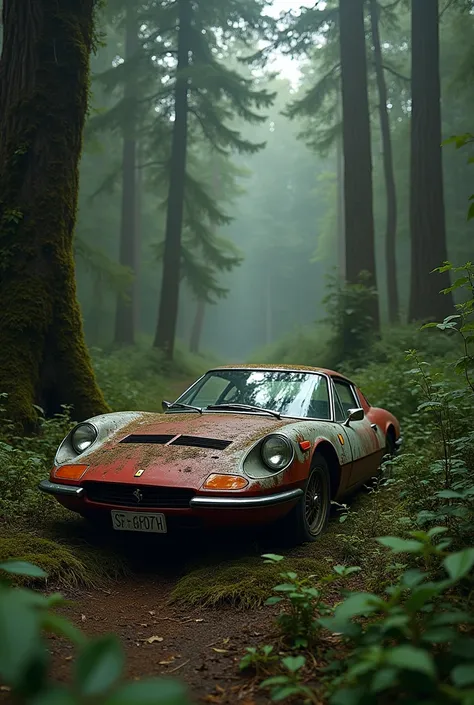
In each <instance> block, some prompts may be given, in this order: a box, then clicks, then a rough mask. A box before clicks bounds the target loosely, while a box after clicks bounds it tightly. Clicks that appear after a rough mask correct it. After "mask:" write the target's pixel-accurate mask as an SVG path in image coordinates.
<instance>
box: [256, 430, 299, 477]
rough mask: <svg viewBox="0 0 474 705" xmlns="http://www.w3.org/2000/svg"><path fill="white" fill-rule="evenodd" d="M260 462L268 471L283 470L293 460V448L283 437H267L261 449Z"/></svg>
mask: <svg viewBox="0 0 474 705" xmlns="http://www.w3.org/2000/svg"><path fill="white" fill-rule="evenodd" d="M261 454H262V460H263V462H264V463H265V465H266V466H267V467H268V468H269V469H270V470H284V468H286V467H287V466H288V465H289V464H290V463H291V461H292V460H293V454H294V450H293V446H292V444H291V442H290V441H289V440H288V438H285V436H277V435H274V436H268V438H266V439H265V440H264V441H263V443H262V447H261Z"/></svg>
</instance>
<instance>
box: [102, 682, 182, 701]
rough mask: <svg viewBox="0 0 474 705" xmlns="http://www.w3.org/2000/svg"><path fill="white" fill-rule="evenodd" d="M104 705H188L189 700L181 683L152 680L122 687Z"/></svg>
mask: <svg viewBox="0 0 474 705" xmlns="http://www.w3.org/2000/svg"><path fill="white" fill-rule="evenodd" d="M104 705H190V700H189V698H188V694H187V689H186V687H185V686H184V685H183V684H182V683H179V682H178V681H173V680H171V679H169V680H168V679H165V678H163V679H162V678H152V679H149V680H144V681H137V682H135V683H129V684H128V685H125V686H122V687H121V688H120V689H119V690H118V692H116V693H114V695H112V696H111V697H110V698H108V699H107V700H106V702H105V703H104Z"/></svg>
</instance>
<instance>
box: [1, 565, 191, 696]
mask: <svg viewBox="0 0 474 705" xmlns="http://www.w3.org/2000/svg"><path fill="white" fill-rule="evenodd" d="M0 571H2V572H3V576H2V578H1V579H0V680H1V681H2V683H3V685H4V686H6V687H9V688H10V689H11V691H12V695H13V697H14V698H15V702H18V703H20V704H24V705H189V699H188V696H187V694H186V690H185V687H184V686H182V685H181V684H180V683H178V682H176V681H171V680H166V679H150V680H144V681H139V682H132V683H125V684H121V682H120V681H121V678H122V672H123V668H124V654H123V650H122V647H121V645H120V642H119V641H118V640H117V638H116V637H115V636H113V635H105V636H100V637H97V638H94V639H89V638H87V637H86V636H85V635H84V634H83V633H82V632H81V631H80V630H79V629H77V628H76V627H75V626H74V625H73V624H71V623H70V622H69V621H68V620H67V619H65V618H64V617H62V616H60V615H58V614H56V612H55V611H54V610H55V608H56V607H58V606H60V605H62V604H64V600H63V598H62V597H61V595H58V594H54V595H49V596H45V595H42V594H40V593H37V592H34V591H32V590H28V589H25V588H16V587H13V586H12V584H11V581H10V580H9V579H8V576H9V575H13V576H23V577H29V578H34V579H41V578H45V577H46V573H45V572H44V571H43V570H41V569H40V568H38V567H37V566H34V565H32V564H30V563H24V562H18V561H10V562H6V563H2V564H0ZM45 634H56V635H58V636H61V637H63V638H65V639H67V640H68V641H69V642H70V643H71V644H73V646H74V647H75V649H76V660H75V663H74V669H73V672H74V678H73V683H72V685H71V686H64V685H60V684H59V683H56V682H55V681H54V680H53V679H52V678H51V673H50V665H51V663H50V656H49V652H48V649H47V643H46V640H45Z"/></svg>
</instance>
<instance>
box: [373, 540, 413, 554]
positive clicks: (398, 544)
mask: <svg viewBox="0 0 474 705" xmlns="http://www.w3.org/2000/svg"><path fill="white" fill-rule="evenodd" d="M377 541H378V542H379V543H381V544H382V546H386V547H387V548H390V549H391V550H392V552H393V553H419V552H420V551H421V550H422V549H423V544H422V543H421V542H420V541H411V540H410V539H400V538H398V537H397V536H382V537H381V538H378V539H377Z"/></svg>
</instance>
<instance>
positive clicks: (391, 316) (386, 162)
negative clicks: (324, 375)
mask: <svg viewBox="0 0 474 705" xmlns="http://www.w3.org/2000/svg"><path fill="white" fill-rule="evenodd" d="M379 15H380V6H379V3H378V2H377V0H370V24H371V32H372V43H373V52H374V66H375V75H376V80H377V89H378V103H379V115H380V131H381V133H382V149H383V168H384V176H385V189H386V194H387V220H386V225H385V262H386V271H387V275H386V276H387V294H388V297H387V298H388V320H389V322H390V323H395V322H396V321H397V320H398V314H399V311H398V307H399V304H398V285H397V258H396V240H397V188H396V185H395V172H394V168H393V153H392V137H391V134H390V119H389V116H388V106H387V103H388V98H387V85H386V81H385V73H384V66H383V56H382V46H381V42H380V30H379Z"/></svg>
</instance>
